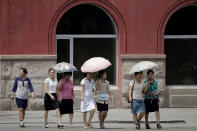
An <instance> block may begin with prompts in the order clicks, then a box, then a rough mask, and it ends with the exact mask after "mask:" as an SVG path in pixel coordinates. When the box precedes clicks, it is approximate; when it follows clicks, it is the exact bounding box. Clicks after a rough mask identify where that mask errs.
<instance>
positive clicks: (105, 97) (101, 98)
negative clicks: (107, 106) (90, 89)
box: [97, 94, 109, 101]
mask: <svg viewBox="0 0 197 131" xmlns="http://www.w3.org/2000/svg"><path fill="white" fill-rule="evenodd" d="M97 99H98V100H99V101H107V100H109V95H108V94H98V96H97Z"/></svg>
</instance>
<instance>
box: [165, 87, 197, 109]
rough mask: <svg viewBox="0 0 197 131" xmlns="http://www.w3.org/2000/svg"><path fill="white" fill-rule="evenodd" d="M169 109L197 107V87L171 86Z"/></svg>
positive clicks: (169, 88)
mask: <svg viewBox="0 0 197 131" xmlns="http://www.w3.org/2000/svg"><path fill="white" fill-rule="evenodd" d="M168 93H169V107H176V108H179V107H182V108H185V107H195V108H196V107H197V102H196V100H197V87H196V86H170V87H168Z"/></svg>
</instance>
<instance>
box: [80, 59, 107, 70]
mask: <svg viewBox="0 0 197 131" xmlns="http://www.w3.org/2000/svg"><path fill="white" fill-rule="evenodd" d="M109 66H111V63H110V62H109V61H108V60H107V59H105V58H103V57H94V58H91V59H89V60H87V61H86V62H85V63H84V64H83V65H82V67H81V71H82V72H84V73H85V72H86V73H87V72H90V73H93V72H97V71H100V70H104V69H106V68H107V67H109Z"/></svg>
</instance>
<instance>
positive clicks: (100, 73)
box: [98, 70, 107, 78]
mask: <svg viewBox="0 0 197 131" xmlns="http://www.w3.org/2000/svg"><path fill="white" fill-rule="evenodd" d="M104 73H107V72H106V71H105V70H101V71H99V72H98V78H101V77H102V76H103V74H104Z"/></svg>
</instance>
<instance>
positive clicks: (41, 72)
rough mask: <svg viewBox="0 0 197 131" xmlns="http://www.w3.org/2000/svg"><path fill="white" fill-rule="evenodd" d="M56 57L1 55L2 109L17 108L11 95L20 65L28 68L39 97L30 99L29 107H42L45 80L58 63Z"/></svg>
mask: <svg viewBox="0 0 197 131" xmlns="http://www.w3.org/2000/svg"><path fill="white" fill-rule="evenodd" d="M56 59H57V57H56V56H55V55H1V56H0V70H1V71H0V78H1V79H0V110H16V105H15V101H11V100H10V98H9V97H10V92H11V90H12V87H13V84H14V80H15V79H16V77H18V76H19V69H20V67H25V68H27V69H28V77H30V78H31V82H32V84H33V87H34V90H35V95H36V98H37V99H35V100H31V99H30V100H29V104H28V105H29V106H28V109H30V110H31V109H42V108H43V106H42V105H43V104H42V103H43V97H44V84H43V81H44V79H45V78H46V77H48V69H49V68H50V67H52V66H53V65H55V64H56Z"/></svg>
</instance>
